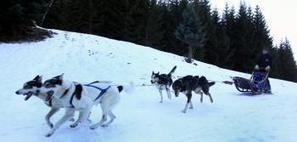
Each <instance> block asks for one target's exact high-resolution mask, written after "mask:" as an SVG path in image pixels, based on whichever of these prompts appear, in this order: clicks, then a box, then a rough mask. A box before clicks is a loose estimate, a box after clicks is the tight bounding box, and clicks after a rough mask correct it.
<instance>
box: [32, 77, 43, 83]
mask: <svg viewBox="0 0 297 142" xmlns="http://www.w3.org/2000/svg"><path fill="white" fill-rule="evenodd" d="M33 80H35V81H38V82H42V76H40V75H37V76H36V77H35V78H34V79H33Z"/></svg>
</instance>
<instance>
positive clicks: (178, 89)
mask: <svg viewBox="0 0 297 142" xmlns="http://www.w3.org/2000/svg"><path fill="white" fill-rule="evenodd" d="M172 89H173V90H174V95H175V97H178V95H179V93H180V92H181V90H182V81H181V80H180V79H178V80H176V81H174V82H173V84H172Z"/></svg>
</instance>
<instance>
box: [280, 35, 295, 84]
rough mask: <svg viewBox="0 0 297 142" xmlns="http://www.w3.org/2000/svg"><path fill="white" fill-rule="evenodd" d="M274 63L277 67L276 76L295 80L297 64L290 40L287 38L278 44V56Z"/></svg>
mask: <svg viewBox="0 0 297 142" xmlns="http://www.w3.org/2000/svg"><path fill="white" fill-rule="evenodd" d="M274 64H275V66H276V68H278V73H277V77H278V78H281V79H284V80H290V81H297V74H296V73H297V66H296V62H295V60H294V55H293V52H292V49H291V45H290V42H289V41H288V40H287V39H285V41H283V42H281V44H280V45H279V49H278V57H277V60H276V63H274Z"/></svg>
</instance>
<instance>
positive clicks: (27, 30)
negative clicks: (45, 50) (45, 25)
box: [0, 0, 48, 41]
mask: <svg viewBox="0 0 297 142" xmlns="http://www.w3.org/2000/svg"><path fill="white" fill-rule="evenodd" d="M45 5H46V2H45V0H30V1H29V0H9V1H1V2H0V13H1V14H0V19H1V22H0V33H1V34H0V41H9V40H22V39H23V40H24V39H28V40H30V38H32V36H36V34H39V33H38V32H37V30H35V29H34V27H35V24H36V22H37V23H38V22H40V21H41V17H42V14H43V12H44V11H45ZM39 32H41V30H39ZM44 32H45V33H44V34H48V33H47V32H46V31H44ZM40 36H42V34H40Z"/></svg>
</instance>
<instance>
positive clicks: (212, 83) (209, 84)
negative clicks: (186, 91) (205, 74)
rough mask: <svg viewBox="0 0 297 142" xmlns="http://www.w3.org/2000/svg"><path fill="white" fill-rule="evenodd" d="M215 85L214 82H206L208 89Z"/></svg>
mask: <svg viewBox="0 0 297 142" xmlns="http://www.w3.org/2000/svg"><path fill="white" fill-rule="evenodd" d="M215 84H216V82H214V81H212V82H208V86H209V87H210V86H213V85H215Z"/></svg>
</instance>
